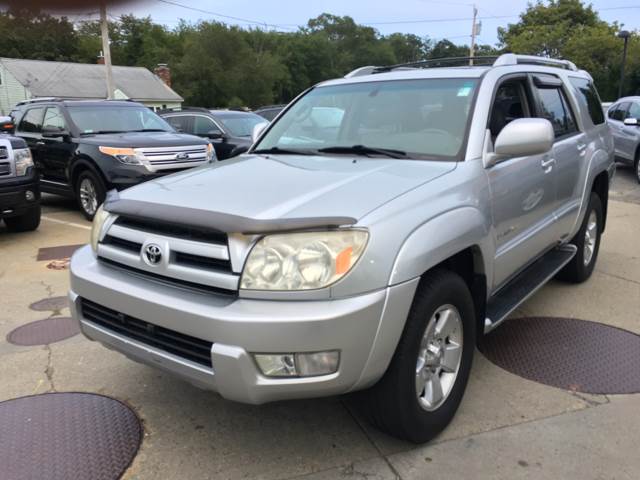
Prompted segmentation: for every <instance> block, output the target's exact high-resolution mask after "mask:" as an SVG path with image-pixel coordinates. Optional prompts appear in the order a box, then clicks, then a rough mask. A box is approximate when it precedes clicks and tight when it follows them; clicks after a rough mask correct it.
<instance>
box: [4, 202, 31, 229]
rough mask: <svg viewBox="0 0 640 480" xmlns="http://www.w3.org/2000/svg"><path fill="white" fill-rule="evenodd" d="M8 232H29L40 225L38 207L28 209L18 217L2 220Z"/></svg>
mask: <svg viewBox="0 0 640 480" xmlns="http://www.w3.org/2000/svg"><path fill="white" fill-rule="evenodd" d="M4 223H6V224H7V230H9V231H10V232H30V231H32V230H35V229H36V228H38V226H39V225H40V205H36V206H35V207H32V208H30V209H29V210H28V211H27V212H25V213H23V214H22V215H20V216H18V217H9V218H5V219H4Z"/></svg>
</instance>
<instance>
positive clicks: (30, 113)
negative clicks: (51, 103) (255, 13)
mask: <svg viewBox="0 0 640 480" xmlns="http://www.w3.org/2000/svg"><path fill="white" fill-rule="evenodd" d="M43 117H44V107H31V108H29V109H27V110H26V111H25V113H24V115H23V116H22V119H21V120H20V123H19V124H18V128H17V129H16V136H18V137H21V138H23V139H24V141H25V142H27V146H28V147H29V149H30V150H31V155H32V156H33V161H34V163H35V165H36V169H37V170H38V173H39V174H40V175H41V176H46V175H47V169H46V166H45V165H44V163H43V162H42V151H41V150H40V147H41V146H42V119H43Z"/></svg>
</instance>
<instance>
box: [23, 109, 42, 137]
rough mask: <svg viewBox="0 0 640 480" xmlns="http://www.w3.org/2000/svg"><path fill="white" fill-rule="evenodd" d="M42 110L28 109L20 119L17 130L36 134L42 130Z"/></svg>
mask: <svg viewBox="0 0 640 480" xmlns="http://www.w3.org/2000/svg"><path fill="white" fill-rule="evenodd" d="M43 113H44V108H42V107H40V108H30V109H29V110H27V113H25V114H24V117H22V121H21V122H20V126H19V127H18V130H20V131H22V132H28V133H38V132H40V131H41V130H42V115H43Z"/></svg>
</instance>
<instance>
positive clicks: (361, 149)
mask: <svg viewBox="0 0 640 480" xmlns="http://www.w3.org/2000/svg"><path fill="white" fill-rule="evenodd" d="M318 151H319V152H322V153H354V154H356V155H365V156H368V155H370V154H371V155H384V156H387V157H391V158H406V157H407V152H404V151H402V150H394V149H392V148H374V147H367V146H365V145H352V146H350V147H348V146H344V147H340V146H335V147H325V148H319V149H318Z"/></svg>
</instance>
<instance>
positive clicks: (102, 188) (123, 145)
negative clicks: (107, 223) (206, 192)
mask: <svg viewBox="0 0 640 480" xmlns="http://www.w3.org/2000/svg"><path fill="white" fill-rule="evenodd" d="M17 117H18V119H17V128H16V133H15V134H16V135H17V136H19V137H21V138H23V139H24V140H25V141H26V142H27V145H28V146H29V148H30V149H31V153H32V155H33V159H34V161H35V164H36V167H37V169H38V173H39V175H40V181H41V189H42V191H43V192H48V193H55V194H59V195H65V196H69V197H75V198H76V199H77V201H78V205H79V206H80V209H81V211H82V213H83V214H84V216H85V217H86V218H88V219H92V218H93V216H94V215H95V213H96V210H97V209H98V206H99V205H100V204H102V202H103V201H104V199H105V195H106V192H107V191H108V190H110V189H114V188H115V189H117V190H122V189H124V188H127V187H130V186H132V185H137V184H138V183H141V182H144V181H146V180H150V179H153V178H157V177H160V176H163V175H166V174H168V173H174V172H178V171H180V170H184V169H187V168H192V167H195V166H198V165H203V164H206V163H209V162H211V161H213V160H214V159H215V153H214V150H213V146H212V145H211V144H210V143H209V142H208V141H206V140H203V139H202V138H199V137H195V136H193V135H186V134H183V133H177V132H175V131H174V129H173V128H172V127H171V126H170V125H169V124H168V123H167V122H165V121H164V120H163V119H162V118H160V117H159V116H158V115H156V114H155V113H153V112H152V111H151V110H149V109H148V108H147V107H145V106H144V105H142V104H140V103H136V102H129V101H110V100H97V101H96V100H94V101H87V100H55V99H54V100H51V99H43V100H41V101H31V102H29V103H27V104H25V105H23V106H21V107H20V109H19V110H18V114H17Z"/></svg>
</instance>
